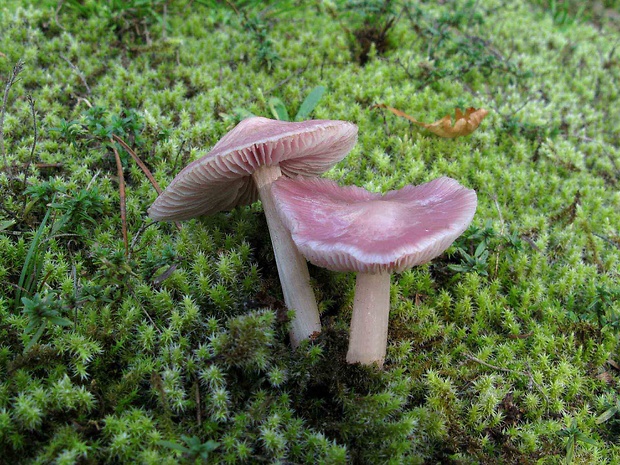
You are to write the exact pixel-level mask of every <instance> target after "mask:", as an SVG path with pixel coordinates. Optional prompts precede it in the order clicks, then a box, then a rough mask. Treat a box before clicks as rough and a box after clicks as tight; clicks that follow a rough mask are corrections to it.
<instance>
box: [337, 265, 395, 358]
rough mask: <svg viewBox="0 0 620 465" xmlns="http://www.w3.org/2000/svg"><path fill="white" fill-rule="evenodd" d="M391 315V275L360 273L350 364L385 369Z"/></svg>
mask: <svg viewBox="0 0 620 465" xmlns="http://www.w3.org/2000/svg"><path fill="white" fill-rule="evenodd" d="M389 313H390V273H378V274H371V273H357V278H356V283H355V298H354V300H353V317H352V318H351V336H350V338H349V351H348V352H347V362H348V363H358V362H359V363H361V364H363V365H371V364H373V363H376V364H377V365H378V366H379V367H382V366H383V360H384V359H385V353H386V348H387V332H388V320H389Z"/></svg>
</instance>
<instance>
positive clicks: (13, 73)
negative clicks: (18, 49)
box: [0, 60, 24, 170]
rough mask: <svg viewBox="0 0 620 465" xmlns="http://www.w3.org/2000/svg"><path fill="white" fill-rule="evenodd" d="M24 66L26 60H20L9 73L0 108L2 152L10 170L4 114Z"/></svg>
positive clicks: (0, 146) (6, 166) (5, 166)
mask: <svg viewBox="0 0 620 465" xmlns="http://www.w3.org/2000/svg"><path fill="white" fill-rule="evenodd" d="M23 68H24V62H23V61H21V60H19V61H18V62H17V63H15V66H13V71H11V74H10V75H9V79H8V80H7V81H6V86H5V87H4V98H3V99H2V108H1V109H0V153H2V158H3V159H4V168H5V169H7V170H8V167H9V165H8V162H7V161H6V151H5V149H4V115H5V113H6V104H7V102H8V100H9V92H10V91H11V87H13V84H15V82H16V81H17V76H18V75H19V73H20V72H21V71H22V69H23Z"/></svg>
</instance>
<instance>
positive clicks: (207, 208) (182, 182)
mask: <svg viewBox="0 0 620 465" xmlns="http://www.w3.org/2000/svg"><path fill="white" fill-rule="evenodd" d="M356 141H357V126H356V125H355V124H353V123H349V122H346V121H331V120H311V121H303V122H286V121H277V120H271V119H268V118H261V117H252V118H248V119H245V120H243V121H241V122H240V123H239V124H238V125H237V126H235V127H234V128H233V129H232V130H231V131H230V132H228V133H227V134H226V135H224V137H222V139H220V141H219V142H218V143H217V144H215V146H214V147H213V148H212V149H211V151H210V152H209V153H207V154H206V155H205V156H203V157H201V158H199V159H197V160H195V161H194V162H192V163H190V164H189V165H187V166H186V167H185V168H184V169H183V170H182V171H181V172H180V173H179V174H178V175H177V176H176V177H175V178H174V179H173V180H172V182H171V183H170V184H169V185H168V187H167V188H166V189H165V190H164V192H162V193H161V195H160V196H159V197H158V198H157V199H156V200H155V202H154V203H153V205H152V206H151V207H150V208H149V212H148V213H149V216H150V217H151V218H152V219H154V220H168V221H172V220H185V219H189V218H194V217H197V216H202V215H209V214H212V213H216V212H218V211H223V210H231V209H232V208H234V207H235V206H237V205H246V204H250V203H252V202H254V201H256V200H257V198H258V192H257V189H256V186H255V184H254V181H253V180H252V177H251V176H252V173H253V172H254V171H255V170H256V169H257V168H259V167H260V166H263V165H266V166H274V165H279V166H280V169H281V171H282V174H283V175H285V176H295V175H306V176H315V175H318V174H321V173H323V172H325V171H327V170H328V169H330V168H331V167H332V166H334V165H335V164H336V163H337V162H339V161H340V160H342V159H343V158H344V157H345V155H346V154H347V153H349V152H350V151H351V149H352V148H353V146H354V145H355V143H356Z"/></svg>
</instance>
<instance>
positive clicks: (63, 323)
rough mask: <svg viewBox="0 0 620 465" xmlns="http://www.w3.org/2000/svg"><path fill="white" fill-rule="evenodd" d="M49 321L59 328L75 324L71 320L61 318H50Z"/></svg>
mask: <svg viewBox="0 0 620 465" xmlns="http://www.w3.org/2000/svg"><path fill="white" fill-rule="evenodd" d="M47 320H48V321H50V322H51V323H54V324H55V325H58V326H71V325H72V324H73V323H72V322H71V320H67V319H66V318H62V317H60V316H49V317H47Z"/></svg>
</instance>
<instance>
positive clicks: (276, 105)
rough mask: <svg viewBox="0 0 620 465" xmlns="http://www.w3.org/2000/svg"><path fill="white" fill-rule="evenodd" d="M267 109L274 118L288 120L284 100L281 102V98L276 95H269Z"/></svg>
mask: <svg viewBox="0 0 620 465" xmlns="http://www.w3.org/2000/svg"><path fill="white" fill-rule="evenodd" d="M269 109H270V110H271V114H272V115H273V116H274V118H275V119H279V120H280V121H289V119H288V112H287V111H286V107H285V106H284V102H282V100H280V99H279V98H278V97H271V98H270V99H269Z"/></svg>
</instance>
